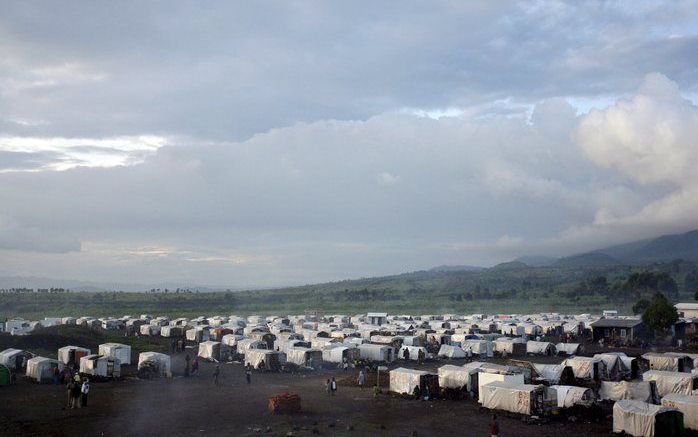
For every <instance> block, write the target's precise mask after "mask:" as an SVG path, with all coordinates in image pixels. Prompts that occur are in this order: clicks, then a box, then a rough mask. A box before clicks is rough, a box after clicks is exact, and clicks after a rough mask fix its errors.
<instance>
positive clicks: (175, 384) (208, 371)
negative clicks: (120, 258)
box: [0, 353, 611, 437]
mask: <svg viewBox="0 0 698 437" xmlns="http://www.w3.org/2000/svg"><path fill="white" fill-rule="evenodd" d="M440 364H443V362H442V363H440ZM183 366H184V360H183V354H182V353H180V354H177V355H176V356H175V357H174V360H173V371H174V372H175V374H180V375H181V374H182V372H183ZM200 367H201V371H200V375H199V376H196V377H190V378H184V377H181V376H179V377H175V378H173V379H172V380H167V379H160V380H150V381H145V380H137V379H133V378H127V379H124V380H122V381H113V382H103V383H93V384H92V391H91V392H90V395H89V402H88V407H87V408H85V409H79V410H69V409H64V406H65V404H66V403H67V393H66V389H65V388H64V387H63V386H54V385H39V384H35V383H31V382H28V381H26V380H23V379H20V381H19V382H18V383H17V384H16V385H14V386H9V387H2V389H0V392H1V393H2V398H3V399H4V400H5V402H2V404H0V433H2V434H3V435H107V436H112V435H113V436H117V435H119V436H121V435H134V436H135V435H147V434H151V435H194V434H196V435H259V434H264V435H270V436H286V435H288V433H289V432H291V433H292V435H294V436H302V435H318V434H319V435H354V436H359V435H386V436H388V435H396V436H411V435H419V436H430V435H434V436H437V435H438V436H446V435H466V436H487V435H489V429H488V423H489V421H490V418H491V412H489V411H486V410H482V411H481V409H480V408H479V406H478V404H477V403H476V402H475V401H472V400H467V401H447V400H437V401H429V402H424V401H416V400H409V399H401V398H399V397H394V396H391V395H387V394H383V395H379V396H378V397H377V398H374V396H373V392H372V391H371V390H369V389H364V390H361V389H359V388H358V387H348V386H344V385H340V386H339V389H338V391H337V393H336V395H335V396H329V395H328V394H327V393H326V391H325V388H324V382H325V381H326V379H327V378H329V377H331V376H335V377H336V378H337V379H340V378H346V377H347V376H349V375H347V374H345V373H344V372H343V371H342V370H334V371H321V372H316V373H307V374H300V373H296V374H290V373H285V374H279V373H253V375H252V384H250V385H248V384H247V383H246V381H245V374H244V370H243V367H242V365H241V364H221V378H220V385H218V386H215V385H214V384H213V381H212V372H213V368H214V364H212V363H204V362H202V363H201V365H200ZM425 367H436V364H434V363H430V364H426V365H425ZM349 372H351V373H352V377H354V376H355V375H356V373H354V372H353V371H352V370H350V371H349ZM282 392H290V393H295V394H298V395H300V396H301V399H302V408H303V413H301V414H296V415H278V416H274V415H271V414H270V413H269V412H268V410H267V401H268V399H269V397H271V396H273V395H275V394H279V393H282ZM499 422H500V427H501V433H500V435H501V436H528V435H531V436H533V435H535V436H537V437H545V436H556V437H558V436H559V435H560V434H561V433H563V432H564V433H565V436H566V437H573V436H589V435H608V434H609V432H610V430H611V422H610V420H608V419H606V420H603V421H602V422H601V423H580V422H576V423H572V422H569V421H567V420H563V421H560V422H557V423H555V422H553V423H545V424H527V423H525V422H523V421H522V419H521V418H520V417H515V416H505V415H503V414H500V415H499Z"/></svg>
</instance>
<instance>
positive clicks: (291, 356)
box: [286, 347, 322, 368]
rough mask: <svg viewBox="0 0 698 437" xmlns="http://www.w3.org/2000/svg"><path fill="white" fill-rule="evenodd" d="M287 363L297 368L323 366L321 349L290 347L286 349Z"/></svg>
mask: <svg viewBox="0 0 698 437" xmlns="http://www.w3.org/2000/svg"><path fill="white" fill-rule="evenodd" d="M286 361H287V362H288V363H292V364H295V365H297V366H308V367H313V368H314V367H316V366H319V365H321V364H322V351H321V350H320V349H313V348H310V349H309V348H304V347H290V348H288V349H286Z"/></svg>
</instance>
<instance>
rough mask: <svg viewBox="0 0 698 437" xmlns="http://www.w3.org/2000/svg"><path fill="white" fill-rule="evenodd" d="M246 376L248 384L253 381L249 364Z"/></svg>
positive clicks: (246, 367) (246, 368)
mask: <svg viewBox="0 0 698 437" xmlns="http://www.w3.org/2000/svg"><path fill="white" fill-rule="evenodd" d="M245 378H246V379H247V383H248V384H251V383H252V369H251V367H250V365H249V364H247V366H245Z"/></svg>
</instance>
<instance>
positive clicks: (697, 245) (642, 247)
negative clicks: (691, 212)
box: [591, 230, 698, 264]
mask: <svg viewBox="0 0 698 437" xmlns="http://www.w3.org/2000/svg"><path fill="white" fill-rule="evenodd" d="M591 253H592V254H603V255H606V256H609V257H611V258H615V259H617V260H620V261H622V262H624V263H626V264H638V263H652V262H669V261H672V260H675V259H684V260H687V261H694V262H698V230H693V231H690V232H686V233H683V234H672V235H662V236H661V237H658V238H653V239H648V240H641V241H635V242H632V243H627V244H621V245H617V246H611V247H607V248H604V249H599V250H595V251H593V252H591Z"/></svg>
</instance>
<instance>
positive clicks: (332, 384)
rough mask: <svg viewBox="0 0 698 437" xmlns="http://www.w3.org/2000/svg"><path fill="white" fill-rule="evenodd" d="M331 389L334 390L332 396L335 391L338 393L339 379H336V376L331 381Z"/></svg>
mask: <svg viewBox="0 0 698 437" xmlns="http://www.w3.org/2000/svg"><path fill="white" fill-rule="evenodd" d="M330 391H331V392H332V396H334V395H335V393H337V381H336V380H335V379H334V376H333V377H332V380H331V381H330Z"/></svg>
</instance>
